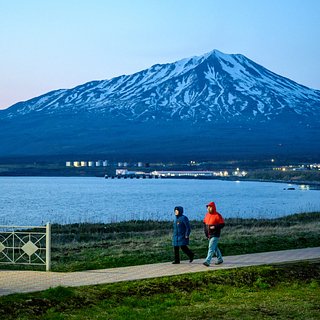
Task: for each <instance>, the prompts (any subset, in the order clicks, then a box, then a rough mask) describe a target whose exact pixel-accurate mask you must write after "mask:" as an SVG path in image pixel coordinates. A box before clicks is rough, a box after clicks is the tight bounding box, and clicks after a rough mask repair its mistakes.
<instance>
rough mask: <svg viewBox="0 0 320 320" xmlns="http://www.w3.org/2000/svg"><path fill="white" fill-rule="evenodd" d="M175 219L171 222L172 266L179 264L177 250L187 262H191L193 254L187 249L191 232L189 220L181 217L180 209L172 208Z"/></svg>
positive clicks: (181, 211)
mask: <svg viewBox="0 0 320 320" xmlns="http://www.w3.org/2000/svg"><path fill="white" fill-rule="evenodd" d="M174 214H175V219H174V222H173V237H172V245H173V248H174V261H173V262H172V263H173V264H179V263H180V254H179V248H181V250H182V251H183V252H184V253H185V254H186V255H187V256H188V257H189V261H190V262H192V261H193V258H194V253H193V252H192V251H191V250H190V249H189V248H188V245H189V236H190V232H191V228H190V223H189V219H188V218H187V216H184V215H183V208H182V207H175V208H174Z"/></svg>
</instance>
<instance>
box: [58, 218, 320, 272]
mask: <svg viewBox="0 0 320 320" xmlns="http://www.w3.org/2000/svg"><path fill="white" fill-rule="evenodd" d="M191 225H192V233H191V237H190V248H192V250H193V251H194V252H195V254H196V258H204V257H205V256H206V253H207V246H208V241H207V239H206V238H205V236H204V233H203V226H202V222H200V221H192V222H191ZM52 233H53V250H52V255H53V258H52V260H53V262H52V269H53V271H78V270H88V269H101V268H112V267H121V266H127V265H140V264H150V263H157V262H166V261H171V260H172V259H173V251H172V244H171V237H172V222H157V221H131V222H124V223H116V224H106V225H104V224H97V225H94V224H77V225H66V226H63V225H56V226H53V230H52ZM319 234H320V213H309V214H297V215H292V216H288V217H284V218H278V219H270V220H267V219H264V220H262V219H227V220H226V227H225V228H224V229H223V230H222V236H221V241H220V248H221V251H222V253H223V255H236V254H245V253H255V252H264V251H273V250H286V249H296V248H305V247H315V246H320V237H319ZM181 258H182V259H187V257H186V256H183V255H181Z"/></svg>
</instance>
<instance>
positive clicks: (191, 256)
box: [189, 253, 194, 263]
mask: <svg viewBox="0 0 320 320" xmlns="http://www.w3.org/2000/svg"><path fill="white" fill-rule="evenodd" d="M189 258H190V260H189V262H190V263H191V262H192V261H193V258H194V253H192V254H191V255H190V257H189Z"/></svg>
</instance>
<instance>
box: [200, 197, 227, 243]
mask: <svg viewBox="0 0 320 320" xmlns="http://www.w3.org/2000/svg"><path fill="white" fill-rule="evenodd" d="M207 207H212V213H209V212H207V213H206V215H205V217H204V219H203V223H204V232H205V234H206V237H207V238H212V237H220V233H221V229H222V228H223V227H224V225H225V223H224V219H223V217H222V215H221V214H220V213H219V212H217V209H216V205H215V203H214V202H210V203H209V204H208V205H207Z"/></svg>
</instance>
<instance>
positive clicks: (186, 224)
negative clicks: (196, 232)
mask: <svg viewBox="0 0 320 320" xmlns="http://www.w3.org/2000/svg"><path fill="white" fill-rule="evenodd" d="M184 220H185V221H184V225H185V226H186V234H185V237H186V238H189V236H190V233H191V227H190V222H189V219H188V218H187V217H185V219H184Z"/></svg>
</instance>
